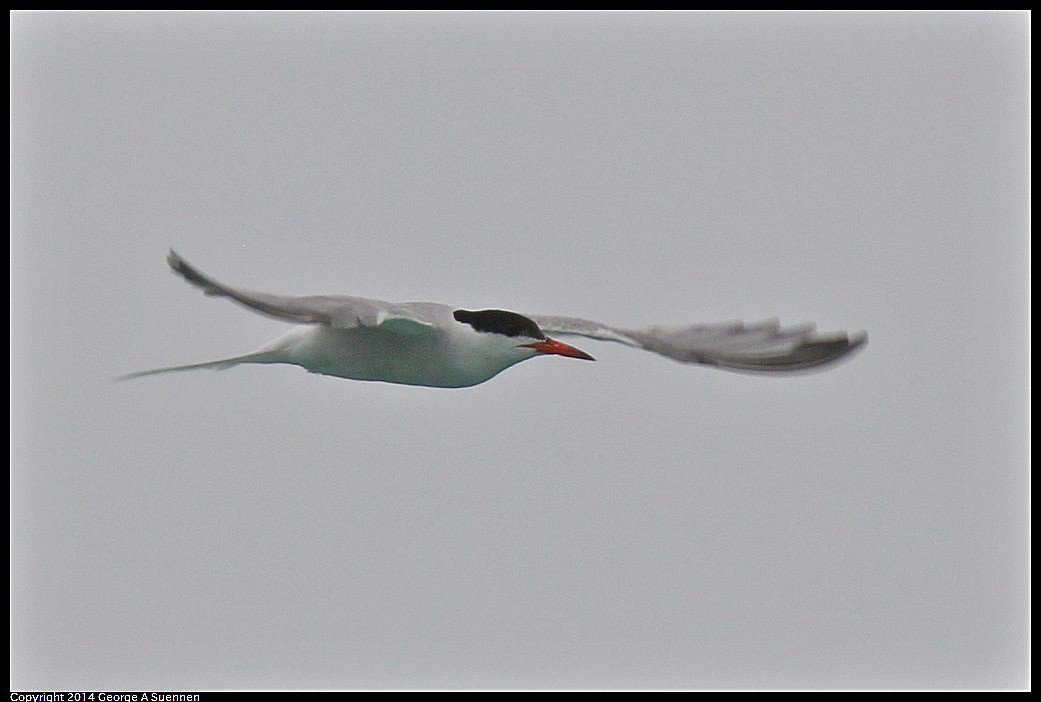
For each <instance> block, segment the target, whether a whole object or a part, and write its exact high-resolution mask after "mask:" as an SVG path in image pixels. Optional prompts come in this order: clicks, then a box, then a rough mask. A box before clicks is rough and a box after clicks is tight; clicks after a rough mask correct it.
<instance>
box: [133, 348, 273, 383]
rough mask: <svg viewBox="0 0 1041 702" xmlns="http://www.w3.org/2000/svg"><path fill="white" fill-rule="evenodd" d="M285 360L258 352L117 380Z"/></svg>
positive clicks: (152, 371)
mask: <svg viewBox="0 0 1041 702" xmlns="http://www.w3.org/2000/svg"><path fill="white" fill-rule="evenodd" d="M282 360H284V357H283V355H282V354H280V353H278V352H275V351H256V352H254V353H247V354H245V355H243V356H234V357H232V358H222V359H220V360H219V361H207V362H205V363H189V364H187V365H184V366H166V367H165V368H151V369H149V370H143V371H137V372H136V373H127V374H126V375H121V376H119V377H118V378H116V380H117V381H120V380H131V379H133V378H143V377H144V376H146V375H159V374H160V373H174V372H177V371H189V370H202V369H205V368H209V369H211V370H226V369H228V368H231V367H233V366H237V365H239V364H241V363H279V362H280V361H282Z"/></svg>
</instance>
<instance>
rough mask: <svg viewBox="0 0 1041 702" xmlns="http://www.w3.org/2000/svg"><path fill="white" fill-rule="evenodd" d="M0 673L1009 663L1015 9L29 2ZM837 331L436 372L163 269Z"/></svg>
mask: <svg viewBox="0 0 1041 702" xmlns="http://www.w3.org/2000/svg"><path fill="white" fill-rule="evenodd" d="M11 19H12V22H11V24H12V29H11V78H12V86H11V181H12V185H11V200H12V205H11V300H12V302H11V317H12V321H11V352H12V357H11V416H12V419H11V440H12V446H11V651H12V652H11V685H12V687H14V688H40V689H77V688H89V689H103V688H108V689H140V688H168V689H183V688H188V689H191V688H203V689H214V688H234V689H237V688H312V689H313V688H357V687H367V688H381V687H395V688H415V687H442V688H444V687H450V688H457V687H469V688H475V687H495V688H530V687H538V688H555V687H581V688H630V687H641V688H659V687H668V688H677V687H679V688H730V687H741V688H776V687H784V688H792V687H795V688H818V687H843V688H848V687H853V688H880V687H881V688H904V687H911V688H1024V687H1027V686H1029V668H1028V653H1029V648H1028V633H1029V609H1028V576H1029V558H1028V524H1029V497H1028V495H1029V478H1028V470H1029V468H1028V466H1029V438H1028V436H1029V434H1028V426H1029V419H1028V417H1029V407H1030V405H1029V386H1030V381H1029V378H1030V373H1029V360H1028V359H1029V355H1028V353H1029V342H1028V336H1029V334H1028V323H1027V320H1028V314H1029V302H1028V298H1029V295H1028V291H1029V263H1028V261H1029V233H1028V232H1029V229H1028V225H1029V216H1028V212H1029V210H1028V208H1029V198H1028V182H1029V157H1028V153H1029V129H1028V114H1029V75H1028V64H1029V49H1030V36H1029V31H1030V30H1029V15H1027V14H1023V13H1019V14H1016V13H1012V14H977V13H961V14H950V15H948V14H896V15H894V14H883V13H875V14H848V13H832V14H811V15H806V14H724V13H712V14H676V13H672V14H664V15H663V14H552V15H546V14H536V13H531V14H466V13H457V14H434V13H427V14H408V13H401V14H393V15H385V14H377V13H370V14H335V15H333V14H262V15H258V14H248V13H235V14H206V15H196V14H160V13H149V14H65V13H47V14H26V13H16V14H14V15H12V18H11ZM170 246H174V247H176V248H177V250H178V251H179V252H180V253H181V254H183V255H184V256H185V257H186V258H187V259H188V260H189V261H191V262H193V263H194V264H196V265H198V266H199V267H200V268H201V269H202V270H204V271H207V272H209V273H211V274H212V275H214V276H215V277H216V278H217V279H218V280H222V281H226V282H228V283H231V284H237V285H242V286H245V287H251V288H255V289H260V290H268V291H271V292H280V293H290V294H311V293H332V292H340V293H349V294H357V295H364V296H371V297H378V298H382V299H388V300H410V299H421V300H422V299H425V300H433V301H441V302H448V303H451V304H458V305H460V306H471V307H504V308H509V309H515V310H518V311H521V312H528V313H531V314H567V315H577V316H585V317H588V318H592V319H597V320H602V321H605V322H609V323H615V324H620V325H643V324H650V323H680V322H711V321H721V320H729V319H746V320H756V319H762V318H766V317H774V316H777V317H780V318H781V319H782V320H783V321H785V322H793V323H794V322H801V321H816V322H817V323H818V324H819V325H820V327H821V328H822V329H824V330H834V329H850V330H856V329H865V330H867V331H868V333H869V335H870V343H869V344H868V346H867V348H866V349H865V350H864V351H863V352H861V353H860V354H858V355H857V356H856V357H854V358H853V359H852V360H851V361H849V362H848V363H846V364H843V365H840V366H838V367H835V368H832V369H830V370H827V371H825V372H822V373H819V374H813V375H801V376H796V377H790V378H765V377H756V376H742V375H737V374H730V373H725V372H721V371H717V370H714V369H708V368H700V367H688V366H683V365H680V364H677V363H674V362H671V361H669V360H666V359H663V358H660V357H657V356H654V355H651V354H647V353H641V352H637V351H634V350H631V349H627V348H623V347H619V346H614V345H610V344H601V343H597V342H589V343H585V344H580V345H581V346H582V347H583V348H585V349H586V350H588V351H590V352H591V353H593V355H595V356H596V357H597V358H598V362H597V363H595V364H593V363H577V362H574V361H571V360H568V359H563V358H546V359H538V360H533V361H531V362H528V363H524V364H521V365H519V366H517V367H515V368H512V369H510V370H508V371H506V372H505V373H503V374H502V375H500V376H498V377H497V378H494V379H493V380H492V381H490V382H488V383H486V384H484V385H480V386H477V387H475V388H471V389H466V390H435V389H426V388H413V387H402V386H392V385H387V384H382V383H361V382H350V381H345V380H337V379H334V378H328V377H319V376H312V375H309V374H307V373H305V372H304V371H303V370H301V369H299V368H295V367H289V366H275V367H262V366H261V367H241V368H237V369H234V370H230V371H227V372H221V373H214V372H198V373H186V374H177V375H169V376H159V377H155V378H146V379H141V380H137V381H134V382H128V383H121V384H113V383H112V382H111V379H112V378H113V377H114V376H116V375H119V374H122V373H126V372H129V371H134V370H140V369H143V368H148V367H154V366H159V365H169V364H176V363H189V362H195V361H204V360H210V359H213V358H220V357H223V356H228V355H233V354H237V353H241V352H245V351H249V350H252V349H253V348H255V347H256V346H258V345H260V344H261V343H263V342H266V341H268V340H269V339H270V338H273V337H275V336H277V335H278V334H280V333H281V332H282V331H284V330H285V329H286V327H285V326H284V325H282V324H280V323H278V322H276V321H272V320H269V319H265V318H262V317H259V316H256V315H253V314H250V313H249V312H247V311H244V310H242V309H241V308H239V307H237V306H235V305H232V304H229V303H228V302H227V301H223V300H214V299H209V298H205V297H204V296H203V295H200V294H199V293H198V291H197V290H195V289H192V288H190V287H189V286H187V285H185V284H184V282H183V281H181V280H180V279H178V278H177V277H176V276H174V275H171V274H170V272H169V271H168V270H167V268H166V264H165V263H164V256H165V254H166V250H167V249H168V248H169V247H170Z"/></svg>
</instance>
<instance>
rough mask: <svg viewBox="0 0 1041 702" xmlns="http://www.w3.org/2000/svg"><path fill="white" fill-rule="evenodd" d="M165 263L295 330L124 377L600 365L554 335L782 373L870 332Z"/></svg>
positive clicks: (415, 381) (841, 353) (173, 260)
mask: <svg viewBox="0 0 1041 702" xmlns="http://www.w3.org/2000/svg"><path fill="white" fill-rule="evenodd" d="M166 262H167V263H168V264H170V268H171V269H172V270H173V271H174V272H175V273H177V274H178V275H180V276H181V277H183V278H184V279H185V280H186V281H188V282H189V283H191V284H192V285H195V286H196V287H199V288H202V290H203V292H204V293H205V294H207V295H213V296H216V297H227V298H230V299H231V300H233V301H235V302H237V303H239V304H240V305H243V306H244V307H248V308H249V309H251V310H253V311H254V312H259V313H261V314H265V315H267V316H269V317H274V318H275V319H279V320H282V321H284V322H293V323H295V324H297V325H298V326H296V327H294V328H293V329H292V330H290V331H289V332H288V333H287V334H285V335H284V336H281V337H279V338H278V339H275V340H274V341H272V342H271V343H269V344H267V345H265V346H263V347H261V348H259V349H257V350H256V351H253V352H252V353H247V354H244V355H242V356H233V357H231V358H224V359H221V360H218V361H209V362H206V363H194V364H190V365H184V366H170V367H166V368H155V369H152V370H146V371H140V372H137V373H130V374H128V375H124V376H122V377H121V378H120V380H124V379H128V378H139V377H141V376H146V375H155V374H157V373H169V372H173V371H185V370H195V369H200V368H211V369H223V368H231V367H232V366H237V365H240V364H243V363H288V364H292V365H297V366H301V367H303V368H305V369H307V370H308V371H309V372H311V373H318V374H321V375H331V376H335V377H338V378H348V379H351V380H374V381H382V382H385V383H400V384H403V385H424V386H428V387H439V388H462V387H468V386H471V385H477V384H479V383H483V382H484V381H486V380H489V379H491V378H493V377H495V376H496V375H498V374H499V373H501V372H502V371H504V370H506V369H507V368H509V367H510V366H513V365H515V364H517V363H520V362H521V361H526V360H528V359H530V358H535V357H536V356H554V355H555V356H564V357H567V358H576V359H582V360H586V361H592V360H594V359H593V357H592V356H590V355H589V354H588V353H586V352H585V351H581V350H579V349H578V348H576V347H574V346H571V345H570V344H566V343H564V342H563V341H560V340H558V339H556V338H553V337H555V336H581V337H586V338H589V339H596V340H599V341H613V342H617V343H620V344H625V345H626V346H631V347H633V348H637V349H643V350H645V351H653V352H654V353H657V354H660V355H662V356H666V357H668V358H672V359H674V360H677V361H680V362H681V363H691V364H702V365H706V366H714V367H716V368H722V369H726V370H731V371H744V372H751V373H771V374H780V373H790V372H794V371H803V370H807V369H812V368H817V367H820V366H824V365H826V364H829V363H832V362H834V361H837V360H839V359H841V358H844V357H846V356H848V355H849V354H850V353H851V352H852V351H854V350H855V349H857V348H859V347H861V346H863V345H864V343H865V342H866V341H867V334H865V333H864V332H856V333H852V334H849V333H846V332H835V333H830V334H818V333H816V332H815V331H814V325H812V324H803V325H798V326H793V327H787V328H785V327H781V326H780V324H779V323H778V322H777V320H766V321H763V322H757V323H754V324H744V323H741V322H724V323H719V324H700V325H686V326H651V327H646V328H644V329H622V328H619V327H613V326H609V325H607V324H601V323H600V322H592V321H589V320H586V319H578V318H576V317H558V316H541V315H523V314H519V313H517V312H511V311H508V310H501V309H479V310H469V309H462V308H459V307H453V306H451V305H443V304H440V303H436V302H401V303H391V302H383V301H381V300H370V299H367V298H363V297H351V296H348V295H312V296H305V297H291V296H286V295H272V294H270V293H261V292H253V291H251V290H243V289H241V288H233V287H231V286H229V285H224V284H223V283H219V282H217V281H216V280H214V279H213V278H211V277H209V276H207V275H205V274H204V273H202V272H200V271H199V270H198V269H197V268H195V267H194V266H192V265H191V264H190V263H188V262H187V261H185V260H184V259H183V258H181V257H180V256H179V255H178V254H177V253H176V252H175V251H173V250H171V251H170V253H169V255H168V256H167V257H166ZM550 334H551V335H553V336H552V337H551V336H548V335H550Z"/></svg>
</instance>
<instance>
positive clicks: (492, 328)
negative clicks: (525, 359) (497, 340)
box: [452, 310, 546, 339]
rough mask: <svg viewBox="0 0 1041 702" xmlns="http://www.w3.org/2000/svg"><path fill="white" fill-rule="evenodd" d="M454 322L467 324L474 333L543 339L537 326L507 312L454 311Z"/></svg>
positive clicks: (513, 313) (530, 321) (515, 314)
mask: <svg viewBox="0 0 1041 702" xmlns="http://www.w3.org/2000/svg"><path fill="white" fill-rule="evenodd" d="M452 316H453V317H455V318H456V321H459V322H463V323H464V324H469V325H470V326H471V327H473V328H474V331H479V332H490V333H492V334H502V335H503V336H523V337H525V338H528V339H545V338H546V335H545V334H543V333H542V330H541V329H539V325H537V324H535V322H534V321H532V320H530V319H528V318H527V317H525V316H524V315H522V314H517V313H516V312H509V311H507V310H473V311H471V310H456V311H455V312H453V313H452Z"/></svg>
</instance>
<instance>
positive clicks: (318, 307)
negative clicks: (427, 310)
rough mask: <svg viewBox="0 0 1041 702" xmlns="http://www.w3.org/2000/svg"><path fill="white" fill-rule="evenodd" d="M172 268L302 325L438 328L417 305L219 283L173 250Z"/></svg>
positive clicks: (208, 289) (209, 290)
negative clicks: (299, 294) (274, 292)
mask: <svg viewBox="0 0 1041 702" xmlns="http://www.w3.org/2000/svg"><path fill="white" fill-rule="evenodd" d="M166 262H167V263H169V264H170V268H171V269H173V271H174V273H177V274H178V275H180V276H181V277H182V278H184V279H185V280H187V281H188V282H189V283H191V284H192V285H195V286H196V287H199V288H202V291H203V292H204V293H206V294H207V295H213V296H216V297H227V298H231V299H232V300H234V301H235V302H237V303H239V304H240V305H243V306H245V307H248V308H249V309H251V310H254V311H255V312H260V313H261V314H265V315H268V316H269V317H274V318H275V319H280V320H282V321H284V322H296V323H298V324H325V325H328V326H330V327H338V328H343V329H349V328H351V327H383V328H385V329H387V330H388V331H394V332H399V333H405V334H408V333H417V332H422V331H427V330H431V329H433V328H434V320H433V319H432V318H431V317H430V316H429V315H428V314H424V313H423V312H422V311H421V310H420V309H417V307H416V306H415V305H411V306H403V305H395V304H392V303H389V302H383V301H381V300H369V299H366V298H364V297H351V296H349V295H309V296H305V297H290V296H287V295H272V294H270V293H262V292H254V291H252V290H242V289H240V288H233V287H231V286H230V285H224V284H223V283H219V282H217V281H216V280H214V279H213V278H211V277H209V276H208V275H206V274H204V273H202V272H200V271H199V269H197V268H196V267H195V266H193V265H191V264H190V263H188V262H187V261H185V260H184V259H183V258H181V257H180V256H179V255H178V254H177V252H176V251H174V250H173V249H171V250H170V253H169V254H168V255H167V257H166Z"/></svg>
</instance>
